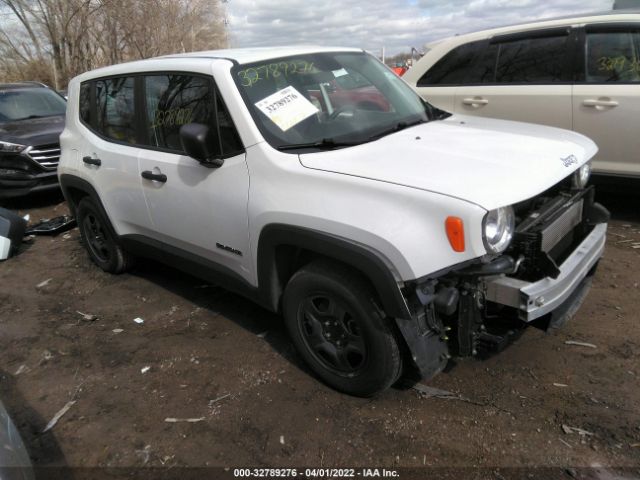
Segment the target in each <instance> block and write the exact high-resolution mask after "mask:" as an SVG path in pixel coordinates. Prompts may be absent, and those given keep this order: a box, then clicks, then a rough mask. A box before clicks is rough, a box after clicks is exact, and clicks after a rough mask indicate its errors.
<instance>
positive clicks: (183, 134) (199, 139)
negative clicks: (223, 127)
mask: <svg viewBox="0 0 640 480" xmlns="http://www.w3.org/2000/svg"><path fill="white" fill-rule="evenodd" d="M180 142H181V143H182V148H183V149H184V151H185V153H186V154H187V155H189V156H190V157H191V158H194V159H196V160H198V161H199V162H200V163H201V164H202V165H204V166H205V167H210V168H218V167H221V166H222V164H223V163H224V159H222V158H220V139H219V138H218V131H217V130H216V129H215V128H210V127H208V126H207V125H203V124H201V123H188V124H186V125H183V126H182V127H181V128H180Z"/></svg>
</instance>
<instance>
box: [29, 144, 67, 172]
mask: <svg viewBox="0 0 640 480" xmlns="http://www.w3.org/2000/svg"><path fill="white" fill-rule="evenodd" d="M27 155H29V156H30V157H31V158H32V159H33V160H35V161H36V162H38V163H39V164H40V165H41V166H43V167H44V168H46V169H48V170H55V169H56V167H57V166H58V163H59V162H60V144H58V143H51V144H49V145H38V146H36V147H31V148H30V149H29V150H28V151H27Z"/></svg>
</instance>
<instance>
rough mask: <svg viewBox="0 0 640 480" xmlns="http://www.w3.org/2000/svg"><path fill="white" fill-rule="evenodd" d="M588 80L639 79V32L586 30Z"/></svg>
mask: <svg viewBox="0 0 640 480" xmlns="http://www.w3.org/2000/svg"><path fill="white" fill-rule="evenodd" d="M585 54H586V62H585V64H586V75H585V78H586V81H587V83H640V32H637V31H635V32H623V31H609V32H587V41H586V45H585Z"/></svg>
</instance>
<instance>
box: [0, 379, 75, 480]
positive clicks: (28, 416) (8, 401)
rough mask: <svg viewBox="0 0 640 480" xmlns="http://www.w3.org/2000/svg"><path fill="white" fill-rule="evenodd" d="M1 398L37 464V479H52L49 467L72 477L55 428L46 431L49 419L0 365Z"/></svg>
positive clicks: (67, 476) (32, 459) (31, 458)
mask: <svg viewBox="0 0 640 480" xmlns="http://www.w3.org/2000/svg"><path fill="white" fill-rule="evenodd" d="M0 399H2V402H3V403H4V406H5V408H6V410H7V412H8V413H9V416H10V417H11V419H12V420H13V423H14V424H15V426H16V428H17V429H18V431H19V433H20V436H21V437H22V441H23V443H24V445H25V448H26V449H27V453H28V454H29V458H30V460H31V462H32V464H33V466H34V471H35V474H36V479H38V480H39V479H45V478H46V479H49V478H51V477H50V476H49V474H50V473H51V471H50V467H52V466H53V467H55V468H56V469H64V470H65V472H66V473H65V478H68V479H69V480H73V475H72V473H71V472H69V471H68V470H69V469H67V468H64V467H67V461H66V458H65V456H64V453H63V452H62V449H61V448H60V446H59V444H58V441H57V440H56V437H55V435H54V434H53V431H52V430H49V431H48V432H44V433H43V430H44V429H45V427H46V425H47V421H46V420H45V419H44V418H42V417H41V416H40V414H39V413H38V412H37V411H36V410H35V409H33V408H31V407H30V406H29V404H28V403H27V402H26V400H25V399H24V397H23V396H22V394H21V393H20V390H19V389H18V387H17V385H16V380H15V378H14V376H13V375H11V374H10V373H8V372H6V371H4V370H1V369H0Z"/></svg>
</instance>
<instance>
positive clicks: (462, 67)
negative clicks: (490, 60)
mask: <svg viewBox="0 0 640 480" xmlns="http://www.w3.org/2000/svg"><path fill="white" fill-rule="evenodd" d="M481 49H482V42H473V43H467V44H464V45H460V46H458V47H456V48H454V49H453V50H451V51H450V52H449V53H447V54H446V55H445V56H444V57H442V58H441V59H440V60H438V61H437V62H436V63H435V65H433V66H432V67H431V68H430V69H429V70H428V71H427V72H426V73H425V74H424V75H423V76H422V77H421V78H420V80H418V82H417V85H418V86H419V87H426V86H433V85H442V86H445V85H460V84H462V83H467V82H465V77H466V75H467V72H468V71H469V69H470V68H471V66H472V64H473V60H474V59H475V57H476V56H477V54H478V53H479V52H480V51H481Z"/></svg>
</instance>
